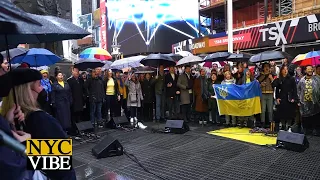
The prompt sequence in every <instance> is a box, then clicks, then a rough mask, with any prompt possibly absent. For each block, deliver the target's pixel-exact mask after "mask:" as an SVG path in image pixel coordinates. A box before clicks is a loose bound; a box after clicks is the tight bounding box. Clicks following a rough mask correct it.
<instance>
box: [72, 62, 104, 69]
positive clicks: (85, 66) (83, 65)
mask: <svg viewBox="0 0 320 180" xmlns="http://www.w3.org/2000/svg"><path fill="white" fill-rule="evenodd" d="M104 65H105V64H104V63H103V62H102V61H100V60H97V59H80V60H79V61H77V62H75V63H74V67H75V68H78V69H79V70H80V71H86V70H87V69H88V68H89V69H95V68H97V67H103V66H104Z"/></svg>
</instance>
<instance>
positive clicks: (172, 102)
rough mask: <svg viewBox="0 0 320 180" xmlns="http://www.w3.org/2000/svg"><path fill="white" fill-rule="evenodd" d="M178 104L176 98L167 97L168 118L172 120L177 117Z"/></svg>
mask: <svg viewBox="0 0 320 180" xmlns="http://www.w3.org/2000/svg"><path fill="white" fill-rule="evenodd" d="M179 106H180V105H179V102H178V99H177V98H176V97H173V98H171V97H167V107H168V110H169V117H170V118H173V116H177V115H178V114H179V109H178V107H179Z"/></svg>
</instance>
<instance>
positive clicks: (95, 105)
mask: <svg viewBox="0 0 320 180" xmlns="http://www.w3.org/2000/svg"><path fill="white" fill-rule="evenodd" d="M101 108H102V102H91V103H90V121H91V123H92V124H94V123H95V115H97V120H98V121H100V120H101Z"/></svg>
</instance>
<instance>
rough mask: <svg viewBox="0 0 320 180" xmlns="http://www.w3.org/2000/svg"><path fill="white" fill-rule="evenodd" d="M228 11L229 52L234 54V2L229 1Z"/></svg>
mask: <svg viewBox="0 0 320 180" xmlns="http://www.w3.org/2000/svg"><path fill="white" fill-rule="evenodd" d="M227 5H228V8H227V9H228V10H227V14H228V15H227V16H228V52H230V53H233V31H232V29H233V28H232V27H233V17H232V10H233V7H232V0H228V3H227Z"/></svg>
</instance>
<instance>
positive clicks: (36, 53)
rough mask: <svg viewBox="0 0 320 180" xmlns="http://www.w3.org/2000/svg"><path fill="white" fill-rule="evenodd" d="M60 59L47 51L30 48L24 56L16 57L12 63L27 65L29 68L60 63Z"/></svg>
mask: <svg viewBox="0 0 320 180" xmlns="http://www.w3.org/2000/svg"><path fill="white" fill-rule="evenodd" d="M60 60H61V58H60V57H59V56H57V55H55V54H53V53H52V52H50V51H49V50H47V49H43V48H32V49H30V50H29V51H28V52H27V54H26V55H23V56H17V57H15V58H13V59H12V61H11V62H12V63H13V64H14V63H20V64H21V63H28V64H29V65H30V66H31V67H38V66H49V65H52V64H55V63H57V62H58V61H60Z"/></svg>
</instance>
